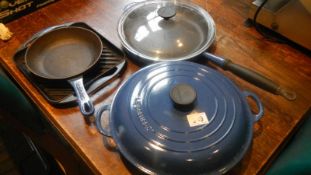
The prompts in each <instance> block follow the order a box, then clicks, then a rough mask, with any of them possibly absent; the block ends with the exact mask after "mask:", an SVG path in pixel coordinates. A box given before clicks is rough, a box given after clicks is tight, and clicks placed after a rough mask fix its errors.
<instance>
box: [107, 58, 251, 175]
mask: <svg viewBox="0 0 311 175" xmlns="http://www.w3.org/2000/svg"><path fill="white" fill-rule="evenodd" d="M244 98H245V97H244V96H243V95H242V94H241V92H240V90H239V89H238V88H237V87H236V86H235V85H234V84H233V83H232V82H231V81H230V80H229V79H227V78H226V77H224V76H223V75H222V74H220V73H218V72H217V71H215V70H213V69H211V68H208V67H206V66H203V65H199V64H197V63H192V62H184V61H176V62H161V63H157V64H153V65H150V66H148V67H145V68H143V69H141V70H140V71H138V72H136V73H135V74H133V75H132V76H131V77H130V78H129V79H128V80H127V81H126V82H125V83H124V84H123V85H122V86H121V88H120V89H119V90H118V92H117V94H116V96H115V98H114V100H113V103H112V106H111V111H110V128H112V129H111V134H112V136H113V138H114V140H115V141H116V143H117V145H118V149H119V150H120V151H121V153H122V154H123V155H124V156H125V157H126V158H127V159H128V160H129V161H130V162H131V163H133V164H134V165H136V166H137V167H138V168H139V169H141V170H142V171H144V172H146V173H148V174H152V173H158V174H170V173H172V174H201V173H223V172H226V171H227V170H228V169H229V168H231V167H232V166H233V165H234V164H235V163H236V162H237V161H239V160H240V159H241V158H242V155H243V154H244V153H245V151H246V149H247V147H248V146H249V144H250V141H251V137H252V125H253V120H254V119H253V115H251V113H250V110H249V107H248V104H247V103H246V101H245V99H244Z"/></svg>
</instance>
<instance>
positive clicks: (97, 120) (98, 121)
mask: <svg viewBox="0 0 311 175" xmlns="http://www.w3.org/2000/svg"><path fill="white" fill-rule="evenodd" d="M105 111H110V105H104V106H102V107H101V108H99V110H98V111H97V112H96V114H95V124H96V127H97V129H98V131H99V132H100V133H101V134H102V135H104V136H108V137H111V133H110V130H109V129H105V128H104V127H103V126H102V124H101V121H102V114H103V112H105Z"/></svg>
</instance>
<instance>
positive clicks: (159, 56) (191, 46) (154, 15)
mask: <svg viewBox="0 0 311 175" xmlns="http://www.w3.org/2000/svg"><path fill="white" fill-rule="evenodd" d="M118 33H119V37H120V39H121V42H122V45H123V46H124V47H125V48H126V49H127V50H128V51H130V52H131V53H133V54H135V55H138V56H139V57H141V58H143V59H146V60H149V61H163V60H166V61H170V60H185V59H189V58H193V57H195V56H197V55H199V54H201V53H202V52H204V51H205V50H206V49H207V48H208V47H209V46H210V45H211V44H212V42H213V41H214V39H215V24H214V21H213V19H212V18H211V16H210V15H209V14H208V13H207V12H206V11H205V10H204V9H202V8H201V7H199V6H197V5H194V4H192V3H190V2H186V3H183V2H175V1H165V0H155V1H152V0H151V1H144V2H140V3H134V4H132V5H131V6H130V7H129V8H128V9H127V10H126V11H125V12H124V13H123V14H122V16H121V18H120V20H119V25H118Z"/></svg>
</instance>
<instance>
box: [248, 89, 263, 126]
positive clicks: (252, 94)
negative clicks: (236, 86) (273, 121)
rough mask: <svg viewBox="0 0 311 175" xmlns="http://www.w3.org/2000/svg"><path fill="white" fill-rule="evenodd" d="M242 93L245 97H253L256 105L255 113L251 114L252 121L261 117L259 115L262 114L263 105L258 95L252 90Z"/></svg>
mask: <svg viewBox="0 0 311 175" xmlns="http://www.w3.org/2000/svg"><path fill="white" fill-rule="evenodd" d="M243 95H244V96H245V98H246V97H251V99H253V100H254V101H255V103H256V105H257V107H258V113H257V114H253V116H254V118H255V119H254V122H257V121H258V120H260V119H261V117H262V116H263V115H264V109H263V105H262V103H261V101H260V99H259V97H258V96H257V95H256V94H254V93H252V92H249V91H243Z"/></svg>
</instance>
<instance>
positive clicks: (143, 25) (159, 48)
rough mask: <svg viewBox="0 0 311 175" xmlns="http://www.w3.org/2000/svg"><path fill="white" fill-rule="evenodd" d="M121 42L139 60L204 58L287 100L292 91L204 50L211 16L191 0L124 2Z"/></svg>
mask: <svg viewBox="0 0 311 175" xmlns="http://www.w3.org/2000/svg"><path fill="white" fill-rule="evenodd" d="M118 34H119V37H120V39H121V43H122V45H123V47H124V48H125V50H126V51H127V52H128V53H129V55H130V56H131V57H132V58H134V60H136V61H138V62H139V63H143V64H149V63H152V62H158V61H180V60H195V59H197V58H202V57H203V58H206V59H208V60H209V61H212V62H213V63H215V64H217V65H218V66H220V67H222V68H223V69H224V70H228V71H230V72H232V73H234V74H235V75H238V76H239V77H240V78H242V79H244V80H246V81H248V82H250V83H252V84H254V85H256V86H258V87H260V88H262V89H265V90H267V91H269V92H271V93H273V94H277V95H282V96H283V97H285V98H287V99H288V100H293V99H295V97H296V96H295V93H292V92H290V91H288V90H286V89H284V88H283V87H281V86H280V85H278V84H277V83H275V82H273V81H272V80H270V79H269V78H266V77H264V76H263V75H261V74H259V73H257V72H255V71H253V70H251V69H248V68H246V67H243V66H240V65H237V64H235V63H233V62H232V61H231V60H229V59H225V58H221V57H219V56H215V55H213V54H211V53H208V52H207V49H208V48H209V47H210V46H211V45H212V43H213V42H214V40H215V36H216V27H215V24H214V21H213V19H212V17H211V16H210V15H209V13H208V12H206V11H205V10H204V9H203V8H201V7H199V6H197V5H195V4H192V3H190V2H182V1H171V0H150V1H143V2H139V3H133V4H130V5H128V6H127V8H126V10H125V11H124V13H123V14H122V16H121V17H120V20H119V24H118Z"/></svg>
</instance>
